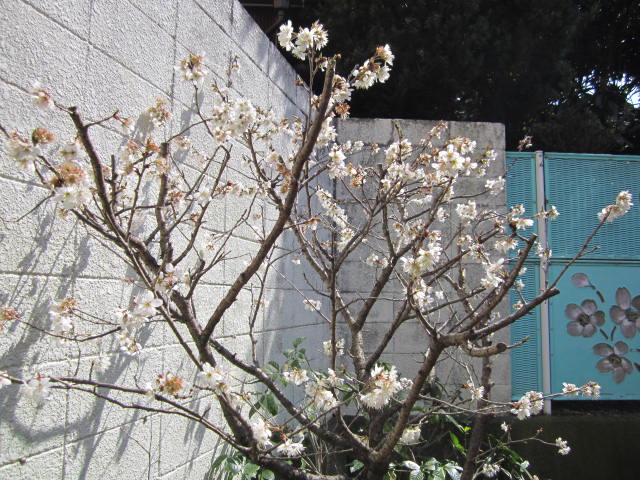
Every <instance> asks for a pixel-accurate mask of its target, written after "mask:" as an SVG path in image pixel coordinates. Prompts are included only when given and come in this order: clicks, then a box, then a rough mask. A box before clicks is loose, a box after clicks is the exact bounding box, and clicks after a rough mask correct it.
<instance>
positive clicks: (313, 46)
mask: <svg viewBox="0 0 640 480" xmlns="http://www.w3.org/2000/svg"><path fill="white" fill-rule="evenodd" d="M328 42H329V37H328V35H327V31H326V30H325V29H324V27H323V26H322V24H320V23H314V24H313V25H311V28H306V27H305V28H303V27H300V28H299V29H298V31H297V32H296V31H295V30H294V28H293V26H292V25H291V20H289V21H288V22H287V23H284V24H282V25H280V30H279V31H278V43H279V44H280V46H281V47H282V48H284V49H285V50H286V51H287V52H291V53H292V54H293V56H295V57H296V58H299V59H300V60H304V59H305V58H307V55H308V54H309V51H310V50H315V51H320V50H322V49H323V48H324V47H325V46H326V45H327V43H328Z"/></svg>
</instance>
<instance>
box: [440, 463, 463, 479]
mask: <svg viewBox="0 0 640 480" xmlns="http://www.w3.org/2000/svg"><path fill="white" fill-rule="evenodd" d="M444 469H445V470H446V472H447V473H448V474H449V476H450V477H451V478H452V479H453V480H460V475H461V474H460V471H461V470H462V468H461V467H460V466H459V465H456V464H455V463H447V464H446V465H445V466H444Z"/></svg>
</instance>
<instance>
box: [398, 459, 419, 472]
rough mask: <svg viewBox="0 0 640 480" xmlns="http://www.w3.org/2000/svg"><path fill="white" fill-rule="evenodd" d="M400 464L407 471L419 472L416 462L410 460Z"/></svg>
mask: <svg viewBox="0 0 640 480" xmlns="http://www.w3.org/2000/svg"><path fill="white" fill-rule="evenodd" d="M402 464H403V465H404V466H405V467H407V468H408V469H409V470H420V465H418V464H417V463H416V462H412V461H411V460H405V461H404V462H402Z"/></svg>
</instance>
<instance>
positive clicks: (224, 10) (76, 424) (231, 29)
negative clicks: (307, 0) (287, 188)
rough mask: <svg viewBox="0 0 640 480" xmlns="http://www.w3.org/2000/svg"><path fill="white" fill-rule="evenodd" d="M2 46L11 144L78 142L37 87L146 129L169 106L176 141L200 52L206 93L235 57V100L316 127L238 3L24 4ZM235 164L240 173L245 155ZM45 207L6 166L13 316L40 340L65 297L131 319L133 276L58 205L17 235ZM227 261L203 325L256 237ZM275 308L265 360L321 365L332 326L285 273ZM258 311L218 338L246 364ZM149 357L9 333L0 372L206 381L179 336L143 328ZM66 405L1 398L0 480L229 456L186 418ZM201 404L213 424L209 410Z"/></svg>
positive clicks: (139, 470) (268, 315)
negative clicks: (302, 359)
mask: <svg viewBox="0 0 640 480" xmlns="http://www.w3.org/2000/svg"><path fill="white" fill-rule="evenodd" d="M0 31H2V32H3V33H2V39H0V99H1V100H0V102H1V104H2V109H0V124H1V125H3V126H4V127H5V128H6V129H7V130H8V131H12V130H17V131H19V132H26V133H27V134H28V132H30V131H31V130H32V129H33V128H34V127H36V126H46V127H48V128H50V129H51V130H52V131H54V133H55V134H56V136H57V138H58V139H59V140H61V141H66V140H70V139H72V138H73V132H72V129H71V128H70V122H69V121H68V120H67V119H66V118H65V116H64V114H60V113H52V112H45V111H42V110H37V109H36V108H34V106H33V105H32V102H31V99H30V95H29V90H30V89H31V87H32V84H33V83H34V82H35V81H39V82H40V83H41V84H42V85H43V88H45V89H46V90H47V91H49V92H50V93H51V94H52V96H53V97H54V98H55V100H56V101H58V102H59V103H61V104H63V105H77V106H78V107H79V108H80V112H81V113H82V115H83V116H84V117H85V118H90V119H97V118H104V117H105V116H108V115H109V114H111V113H113V112H114V111H115V110H120V112H121V114H122V115H123V116H130V117H133V118H136V117H137V116H138V115H139V114H140V113H141V112H143V111H144V110H145V109H146V108H147V107H149V106H151V105H152V104H153V103H154V101H155V99H156V98H157V97H160V98H164V99H166V100H167V101H168V102H169V104H170V106H171V110H172V112H173V114H174V115H173V117H172V119H171V122H170V124H169V125H168V127H167V128H166V129H165V132H164V134H165V135H167V136H168V135H169V134H174V133H176V132H177V131H180V130H181V129H182V127H183V126H185V125H187V124H188V123H189V122H190V121H191V120H193V119H194V118H195V112H194V110H193V98H192V96H193V92H192V89H191V87H190V85H188V84H186V83H185V82H183V81H182V80H181V79H180V76H179V73H178V72H176V71H175V69H174V66H175V65H177V64H178V62H179V60H180V59H181V58H184V57H185V56H186V55H187V54H188V53H190V52H193V53H200V52H204V53H205V54H206V60H207V66H208V67H209V69H210V70H211V74H210V76H208V77H207V79H206V80H207V82H211V81H216V82H218V83H219V84H225V83H226V81H227V77H226V73H225V72H226V70H227V69H228V68H229V65H230V62H231V60H232V58H234V57H237V62H238V64H239V66H240V70H239V73H238V74H237V75H235V76H234V77H233V80H234V81H233V84H232V87H231V94H232V96H242V97H245V98H248V99H249V100H251V102H252V103H253V104H254V105H257V106H260V107H264V108H272V109H273V110H274V113H276V115H278V116H288V117H290V116H294V115H295V116H298V117H304V114H305V105H306V102H305V96H304V95H305V92H304V90H303V89H302V88H299V87H296V86H295V78H296V74H295V72H294V70H293V69H292V68H291V67H290V66H289V64H288V63H287V62H286V60H285V59H284V57H283V56H282V54H281V53H280V52H279V50H278V49H277V48H276V47H275V46H274V45H273V44H272V43H271V42H270V41H269V40H268V39H267V38H266V36H265V35H264V34H263V33H262V31H261V30H260V29H259V27H258V26H257V25H256V24H255V23H254V22H253V20H252V19H251V17H250V16H249V15H248V14H247V13H246V11H245V10H244V8H243V7H242V6H241V5H240V4H239V3H238V2H237V1H236V0H162V1H156V0H98V1H96V0H56V1H49V0H11V1H9V2H4V3H3V5H2V12H1V13H0ZM92 135H93V137H94V141H95V143H96V145H97V146H98V148H100V149H101V152H102V153H105V152H107V153H111V152H115V151H116V150H117V148H118V147H119V146H120V145H122V143H123V141H124V139H123V137H122V136H121V135H120V134H119V133H118V132H115V131H114V130H110V129H108V128H102V127H97V129H93V130H92ZM192 140H193V142H194V144H195V145H197V146H198V148H199V149H201V150H202V151H207V147H208V146H209V147H210V145H208V144H207V139H206V138H204V136H200V135H199V134H198V133H197V132H195V133H194V135H193V137H192ZM234 150H235V152H236V157H235V160H234V161H237V162H238V165H239V158H238V157H239V156H240V155H241V154H242V147H241V146H240V145H236V146H234ZM45 195H46V191H44V190H43V189H42V188H40V187H38V186H36V185H34V184H33V183H31V182H29V180H28V176H27V175H25V174H23V173H22V172H20V171H18V170H17V169H16V168H15V166H14V165H13V164H12V163H11V161H10V159H6V158H4V157H3V158H2V159H1V160H0V278H1V279H2V286H1V287H0V304H3V305H4V304H6V305H10V306H12V307H13V308H15V309H16V310H18V311H20V312H21V314H23V318H24V319H25V320H27V321H29V322H32V323H34V324H35V325H37V326H38V327H40V328H49V326H50V320H49V318H48V310H49V306H50V304H51V302H53V301H55V300H58V299H61V298H64V297H65V296H67V295H73V296H74V297H75V298H78V299H79V300H80V301H81V304H82V306H83V308H84V309H86V310H87V311H90V312H94V313H98V314H101V313H104V312H109V311H111V310H113V309H114V308H116V307H117V306H118V305H119V304H121V305H125V306H126V305H127V304H129V303H130V301H131V299H132V296H133V295H135V292H134V291H132V289H131V288H130V286H128V285H126V284H125V283H123V282H122V281H121V279H122V278H124V277H126V276H130V272H128V271H127V268H126V267H125V266H124V265H123V264H122V263H121V262H120V261H118V259H117V258H114V256H113V255H111V254H110V253H109V252H108V251H107V250H106V249H105V248H103V247H102V246H101V245H100V244H99V243H97V242H95V241H94V240H93V239H91V238H90V237H89V236H88V235H87V234H86V232H85V231H84V230H83V229H74V228H73V226H74V225H73V223H74V222H73V221H70V220H64V219H62V218H60V217H59V216H58V215H57V214H56V212H55V211H54V209H53V208H52V207H51V206H43V207H41V208H39V209H38V210H37V211H36V212H35V213H34V215H30V216H28V217H27V218H25V219H23V220H21V221H19V222H17V221H16V219H17V218H18V217H19V216H20V215H21V214H22V213H25V212H26V211H28V210H29V209H30V208H31V207H33V206H35V205H36V204H37V203H38V202H39V201H40V200H41V199H42V198H43V197H44V196H45ZM243 209H244V205H243V204H242V202H235V201H227V202H222V203H221V204H220V205H217V206H216V208H215V212H216V215H215V216H214V217H213V218H211V219H209V222H208V226H211V227H212V228H214V229H215V227H216V226H219V227H222V226H224V225H225V224H226V225H230V224H231V222H233V221H234V219H235V218H236V217H237V215H238V214H240V213H242V211H243ZM273 213H274V212H270V211H267V212H266V217H271V218H273ZM283 242H285V243H286V242H289V243H290V242H291V239H287V238H285V239H283ZM230 247H231V248H232V250H233V253H234V256H237V258H235V259H232V260H229V261H227V262H225V264H224V265H223V268H221V269H219V271H217V272H216V274H215V275H212V276H211V278H209V279H207V281H206V282H205V285H204V286H203V288H202V291H201V292H200V298H201V302H200V305H199V307H200V309H201V312H202V313H203V314H206V313H207V312H208V311H211V310H212V309H213V307H214V306H215V302H216V299H219V298H221V296H222V294H223V292H224V291H225V289H226V288H227V287H228V284H229V282H231V281H232V280H233V279H234V278H235V275H237V273H239V271H240V270H241V269H242V268H243V264H244V262H245V261H246V260H247V259H248V258H249V255H250V253H251V252H252V251H255V249H257V247H258V242H257V241H256V239H255V237H253V236H252V235H250V234H249V232H248V231H246V229H245V230H243V231H240V232H239V234H238V237H237V238H233V239H232V240H231V242H230ZM277 268H278V269H279V270H280V271H282V272H283V273H284V274H285V275H288V276H294V277H295V278H298V281H297V283H298V284H299V288H301V289H302V290H303V291H308V288H307V287H306V286H305V284H304V281H303V280H302V278H303V275H302V273H303V272H302V271H301V268H303V267H301V266H295V265H293V264H291V262H290V258H287V259H285V260H284V261H283V262H281V263H280V264H279V265H277ZM306 273H307V274H308V275H309V276H310V277H309V278H311V279H313V275H312V274H311V273H310V272H306ZM265 297H266V298H265V299H266V300H267V301H268V302H269V303H270V305H271V306H270V307H269V309H267V310H266V311H265V312H264V313H263V314H262V315H260V316H259V318H258V321H257V332H256V336H257V337H258V340H259V342H260V345H261V350H260V352H258V353H259V356H261V357H269V358H273V359H276V360H278V361H279V362H281V363H282V357H281V355H280V353H279V352H281V351H282V349H283V348H287V347H288V346H290V345H291V342H292V340H293V338H295V337H299V336H302V337H308V338H309V339H315V341H316V343H317V345H316V344H315V343H314V344H310V345H309V348H308V350H309V352H310V353H311V354H312V356H315V355H316V353H315V352H317V351H318V350H319V345H320V344H319V341H318V339H320V338H321V337H322V336H323V332H324V329H325V327H324V326H323V325H322V324H321V323H320V319H319V316H318V315H312V314H310V312H307V311H305V310H303V308H302V298H301V296H300V294H299V293H297V292H296V291H295V290H293V288H292V286H291V285H289V284H288V283H286V282H284V281H283V280H282V278H281V277H280V276H279V275H277V274H275V273H274V274H273V275H272V276H271V278H270V279H269V280H268V289H267V292H266V295H265ZM250 305H251V296H250V294H249V292H243V294H242V295H241V300H240V301H239V302H238V303H237V304H236V305H234V307H233V309H232V310H231V311H230V312H229V314H228V315H227V316H226V317H225V319H224V321H223V325H222V328H221V337H219V338H220V340H221V342H222V343H224V344H225V345H227V346H228V347H229V348H232V349H233V350H234V351H237V352H239V353H242V352H245V353H246V352H248V349H249V343H250V342H249V337H248V335H247V332H248V322H247V319H248V315H249V310H250ZM296 305H297V306H298V307H299V308H296ZM283 312H286V313H283ZM203 316H204V315H203ZM205 318H206V317H205ZM152 328H153V329H152ZM142 343H143V345H144V348H143V352H142V354H141V355H140V356H139V357H136V358H130V357H126V356H123V355H120V354H118V347H117V344H116V345H114V344H111V343H105V344H101V345H96V346H92V345H83V349H82V353H81V354H80V353H79V352H75V353H74V352H73V351H70V350H69V349H68V348H66V347H61V346H60V345H58V343H57V342H54V341H48V340H42V339H41V338H40V337H39V335H38V334H36V333H35V332H34V331H25V330H23V329H21V328H19V327H18V326H17V325H13V324H12V325H9V326H8V327H7V328H6V329H5V330H4V331H3V332H2V333H0V370H7V371H8V372H9V373H10V374H12V375H15V376H17V377H22V378H30V377H31V375H32V374H33V372H35V371H41V372H46V373H49V374H52V375H57V376H61V375H64V374H67V373H73V372H74V371H75V370H76V369H77V368H79V369H80V370H82V369H86V368H87V365H88V364H89V362H90V360H91V359H92V358H95V357H96V356H97V355H98V354H100V353H103V354H106V355H107V356H109V358H110V359H111V362H112V364H111V367H110V368H109V369H108V371H107V372H106V373H105V374H104V377H102V378H104V380H105V381H108V382H116V381H118V382H121V381H122V379H125V378H129V379H130V378H133V377H135V378H136V381H137V382H138V384H140V385H143V384H144V383H145V382H147V381H151V382H153V380H154V377H155V375H156V374H158V373H162V372H166V371H171V372H172V373H174V374H176V373H180V374H182V375H184V376H185V377H186V379H187V381H191V380H193V379H194V376H195V370H194V369H193V367H191V366H190V365H188V362H187V361H185V359H184V355H183V354H182V353H181V347H180V346H179V345H178V344H177V342H176V340H175V338H174V337H173V336H172V334H171V332H170V331H169V330H167V329H164V328H163V327H160V326H158V327H149V328H146V329H145V330H144V331H143V332H142ZM25 364H28V365H29V367H25V366H24V365H25ZM127 381H130V380H127ZM57 393H58V394H55V395H52V396H51V399H50V400H49V401H48V402H46V403H44V404H43V405H42V406H40V407H37V406H36V405H35V404H32V403H31V402H29V401H28V400H26V399H25V398H24V397H23V396H22V395H20V391H19V389H18V388H17V387H10V388H3V389H2V390H0V478H2V479H5V478H7V479H8V478H11V479H33V478H42V479H80V478H82V479H98V478H102V477H104V476H105V475H108V476H110V477H111V478H118V479H141V478H145V479H147V478H153V479H156V478H158V479H167V480H168V479H201V478H206V477H207V475H208V471H209V468H210V465H211V462H212V460H213V458H214V457H215V456H216V452H217V451H218V449H219V447H220V442H219V440H218V439H217V438H216V437H215V436H214V435H213V434H211V433H209V432H206V431H205V430H203V429H202V428H197V427H194V426H193V425H190V424H189V422H187V421H185V420H184V419H181V418H179V417H172V416H159V415H155V414H152V413H149V412H145V413H143V412H136V411H133V412H132V411H130V410H123V409H121V408H119V407H117V406H113V405H111V404H107V403H104V402H102V401H99V400H96V399H95V398H94V397H93V396H91V395H80V394H73V393H71V394H70V393H67V392H63V393H61V394H60V392H57ZM194 402H199V405H200V407H202V409H204V408H206V406H207V402H208V403H211V399H210V398H206V397H205V398H199V399H196V400H194ZM213 410H215V405H214V409H213ZM211 416H212V418H213V419H215V416H214V414H211ZM219 423H222V422H219Z"/></svg>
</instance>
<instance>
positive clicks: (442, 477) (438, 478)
mask: <svg viewBox="0 0 640 480" xmlns="http://www.w3.org/2000/svg"><path fill="white" fill-rule="evenodd" d="M431 478H432V479H433V480H447V474H446V472H445V471H444V468H442V467H440V468H438V469H437V470H436V471H435V472H433V474H432V475H431Z"/></svg>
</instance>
